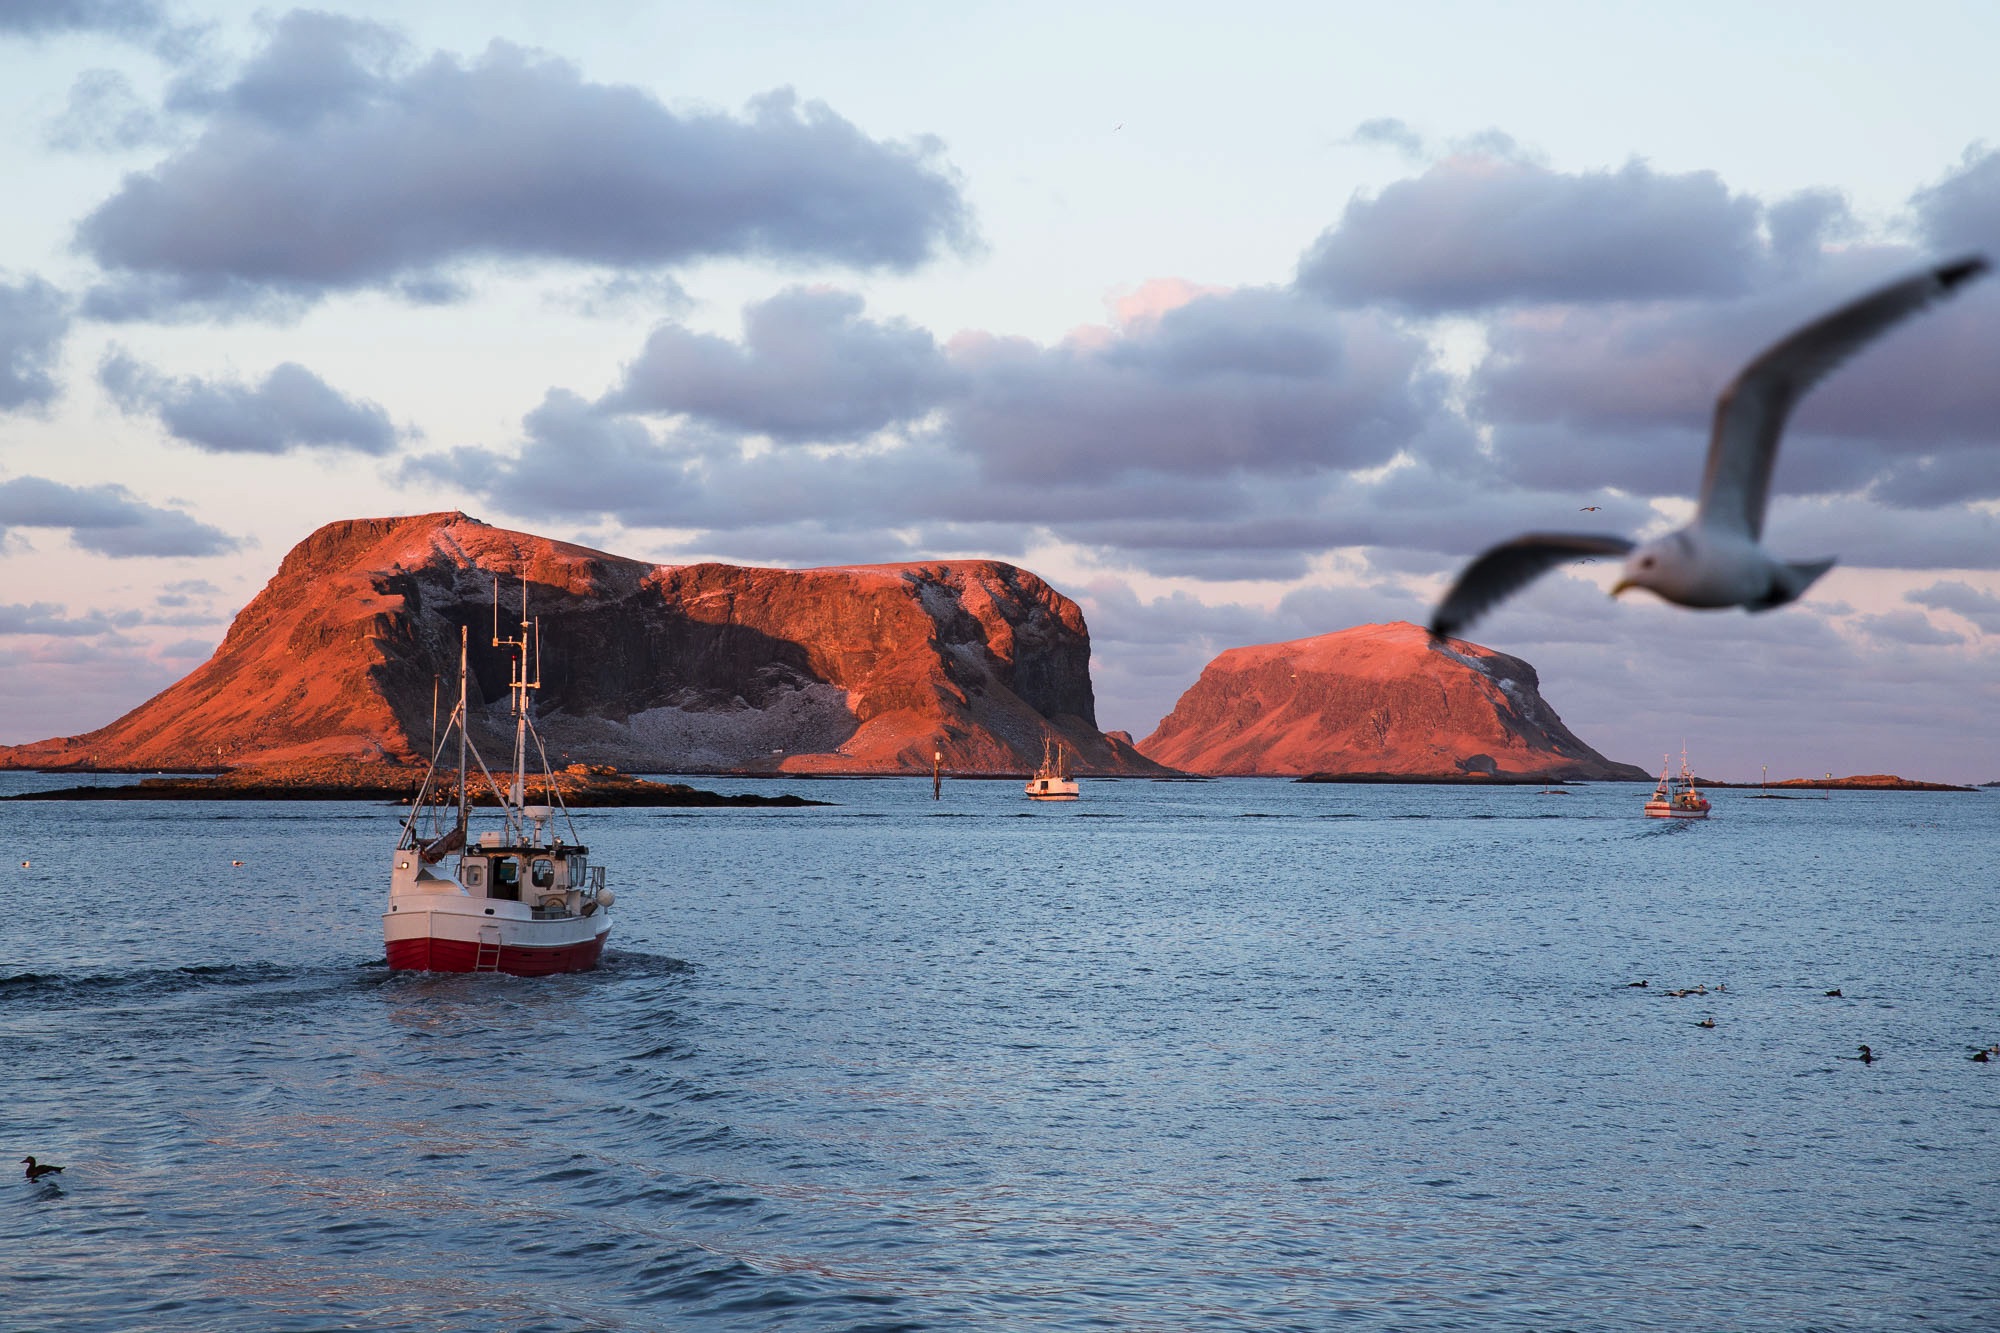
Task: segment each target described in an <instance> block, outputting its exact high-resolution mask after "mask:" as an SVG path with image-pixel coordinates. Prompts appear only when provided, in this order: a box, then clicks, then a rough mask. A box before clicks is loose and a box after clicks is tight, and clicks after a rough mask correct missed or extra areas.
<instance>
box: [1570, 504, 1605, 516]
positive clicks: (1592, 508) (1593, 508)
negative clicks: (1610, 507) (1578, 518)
mask: <svg viewBox="0 0 2000 1333" xmlns="http://www.w3.org/2000/svg"><path fill="white" fill-rule="evenodd" d="M1602 508H1604V506H1603V505H1585V506H1583V508H1581V509H1579V510H1577V511H1576V512H1577V513H1579V514H1594V513H1596V512H1597V511H1598V510H1600V509H1602Z"/></svg>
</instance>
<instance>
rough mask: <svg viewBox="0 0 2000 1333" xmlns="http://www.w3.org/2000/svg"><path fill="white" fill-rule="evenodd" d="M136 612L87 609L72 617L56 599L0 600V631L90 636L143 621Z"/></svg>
mask: <svg viewBox="0 0 2000 1333" xmlns="http://www.w3.org/2000/svg"><path fill="white" fill-rule="evenodd" d="M141 619H142V617H140V616H139V615H138V613H136V612H123V613H120V614H118V615H111V614H108V613H106V612H103V611H86V612H84V613H83V614H82V615H80V616H72V615H70V614H69V613H68V612H67V610H66V609H65V608H63V607H60V606H57V605H56V604H55V603H53V602H28V603H25V604H24V603H21V602H11V603H0V634H49V635H55V636H57V637H59V638H89V637H92V636H94V635H99V634H111V633H115V632H116V631H118V630H120V629H129V628H130V627H131V626H133V625H136V624H139V623H140V620H141Z"/></svg>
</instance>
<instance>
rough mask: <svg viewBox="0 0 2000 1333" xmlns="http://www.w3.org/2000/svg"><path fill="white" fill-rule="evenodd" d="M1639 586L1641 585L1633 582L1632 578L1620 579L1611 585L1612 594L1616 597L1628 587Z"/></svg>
mask: <svg viewBox="0 0 2000 1333" xmlns="http://www.w3.org/2000/svg"><path fill="white" fill-rule="evenodd" d="M1638 586H1639V585H1638V584H1636V583H1634V582H1632V580H1630V579H1620V580H1618V582H1616V583H1614V584H1612V585H1611V595H1612V596H1613V597H1616V596H1617V595H1618V594H1619V593H1621V592H1624V591H1625V590H1626V589H1627V588H1636V587H1638Z"/></svg>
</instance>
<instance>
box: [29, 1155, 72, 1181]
mask: <svg viewBox="0 0 2000 1333" xmlns="http://www.w3.org/2000/svg"><path fill="white" fill-rule="evenodd" d="M21 1160H22V1161H23V1162H26V1163H27V1164H28V1169H27V1170H26V1171H23V1172H22V1173H21V1174H22V1175H24V1176H26V1177H27V1178H28V1179H30V1180H40V1179H41V1178H42V1177H43V1176H55V1175H61V1174H62V1168H61V1167H59V1166H50V1165H47V1164H43V1165H39V1166H38V1165H36V1163H35V1159H34V1158H32V1157H23V1158H22V1159H21Z"/></svg>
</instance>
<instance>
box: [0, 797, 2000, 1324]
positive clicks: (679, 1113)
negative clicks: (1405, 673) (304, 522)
mask: <svg viewBox="0 0 2000 1333" xmlns="http://www.w3.org/2000/svg"><path fill="white" fill-rule="evenodd" d="M35 784H43V785H48V781H47V780H46V779H40V778H37V777H34V776H28V775H13V776H6V777H4V778H0V790H20V789H22V788H23V787H26V786H29V785H35ZM709 785H714V786H717V787H721V788H725V789H730V790H760V791H778V790H797V791H800V792H802V793H803V794H806V795H811V796H816V797H820V798H822V799H826V800H830V801H835V802H837V803H838V804H837V805H834V806H832V807H829V808H825V809H806V810H770V811H764V810H701V811H675V810H662V811H651V810H627V811H601V812H587V813H586V814H585V815H584V816H583V817H582V818H583V821H584V831H585V834H586V838H587V841H588V842H589V843H590V845H591V847H592V850H593V853H594V855H595V857H596V859H597V860H598V861H599V862H600V863H602V864H604V865H606V866H608V867H609V868H610V875H611V883H612V886H613V887H614V888H615V889H617V891H618V893H619V902H618V906H617V908H616V909H615V911H616V917H617V925H616V927H615V929H614V931H613V933H612V937H611V944H610V949H609V951H608V953H607V961H606V965H605V967H604V968H602V969H601V970H600V971H598V972H596V973H593V974H588V975H582V976H571V977H559V978H546V979H540V980H522V979H514V978H508V977H503V976H436V977H433V976H423V975H410V974H394V975H392V974H390V973H389V972H388V971H387V970H386V969H385V968H384V967H383V966H382V965H381V958H382V945H381V936H380V927H379V923H378V913H379V912H380V910H381V905H382V900H383V898H384V895H385V893H386V871H387V864H388V854H389V853H388V849H389V847H390V845H391V843H392V841H393V839H394V836H395V831H396V825H397V820H398V812H397V811H396V810H394V809H393V808H391V807H387V806H377V805H369V804H333V803H329V804H306V805H293V804H282V805H281V804H271V805H261V804H244V805H217V806H208V805H201V806H196V805H185V804H172V803H151V802H148V803H132V804H75V803H13V804H7V805H0V828H4V830H5V833H6V846H7V851H6V853H5V857H6V858H7V859H5V860H4V861H0V867H4V869H0V873H4V875H5V880H4V881H0V883H4V884H5V887H6V892H5V899H4V901H5V911H4V912H0V1126H4V1132H0V1148H4V1149H5V1150H6V1160H9V1161H11V1160H13V1159H16V1158H18V1157H20V1156H22V1155H24V1154H27V1153H34V1154H36V1155H37V1156H40V1157H43V1158H45V1159H48V1160H53V1161H56V1162H60V1163H63V1164H65V1165H66V1166H67V1167H68V1170H67V1172H66V1173H65V1174H64V1175H62V1176H60V1177H57V1178H56V1180H57V1181H58V1182H59V1183H57V1184H53V1185H51V1184H46V1183H44V1184H39V1185H31V1184H29V1183H28V1182H26V1181H25V1180H22V1179H20V1178H19V1177H18V1175H17V1176H15V1177H13V1178H11V1179H12V1183H11V1184H3V1185H0V1190H4V1191H5V1194H6V1198H5V1203H4V1206H0V1253H4V1255H5V1262H4V1263H0V1326H4V1327H6V1328H9V1329H52V1330H54V1329H60V1330H86V1329H88V1330H96V1329H103V1330H121V1331H122V1330H129V1329H182V1328H185V1329H244V1330H291V1329H300V1330H303V1329H348V1328H353V1329H371V1330H382V1329H390V1330H396V1329H408V1330H426V1331H428V1330H460V1329H463V1330H493V1329H510V1330H511V1329H548V1330H585V1329H589V1330H599V1329H633V1330H652V1329H810V1330H822V1329H824V1330H851V1331H853V1333H859V1331H861V1330H918V1329H1016V1328H1018V1329H1161V1330H1183V1329H1302V1330H1306V1329H1314V1330H1316V1329H1333V1328H1344V1327H1361V1328H1370V1327H1381V1328H1397V1329H1538V1330H1541V1329H1559V1328H1579V1329H1610V1328H1615V1329H1660V1330H1683V1329H1694V1328H1717V1329H1721V1328H1728V1329H1788V1330H1797V1329H1827V1330H1833V1329H1892V1328H1893V1329H1907V1328H1911V1327H1918V1326H1923V1327H1934V1328H1944V1329H1970V1328H1991V1327H1996V1326H2000V1274H1996V1269H1995V1266H1994V1260H1995V1258H1996V1256H2000V1135H1996V1130H2000V1061H1996V1062H1994V1063H1992V1064H1976V1063H1973V1062H1972V1061H1971V1060H1970V1059H1969V1058H1968V1057H1969V1055H1970V1053H1971V1051H1972V1049H1973V1048H1974V1047H1975V1046H1981V1045H1986V1044H1989V1043H1992V1042H1995V1041H2000V998H1996V997H2000V961H1996V960H2000V868H1997V867H1996V852H2000V793H1988V792H1982V793H1978V794H1972V795H1959V794H1938V795H1929V794H1900V793H1897V794H1889V793H1885V794H1871V793H1837V794H1834V795H1833V796H1832V797H1831V798H1830V799H1824V800H1793V801H1756V800H1750V799H1747V795H1748V794H1747V793H1743V792H1735V791H1722V792H1717V793H1715V794H1714V799H1715V817H1714V818H1713V819H1711V820H1710V821H1708V822H1707V823H1705V824H1684V823H1678V822H1675V823H1668V822H1663V821H1649V820H1646V819H1644V818H1642V817H1641V816H1640V814H1639V806H1640V804H1641V802H1642V801H1643V799H1644V796H1645V794H1646V791H1647V789H1646V788H1643V787H1638V786H1630V785H1601V786H1589V787H1582V788H1575V789H1572V790H1571V791H1570V793H1569V794H1566V795H1560V796H1544V795H1539V794H1537V793H1536V792H1535V791H1533V790H1531V789H1522V788H1513V789H1502V790H1471V789H1463V788H1427V787H1341V786H1316V787H1308V786H1297V785H1293V784H1288V783H1283V782H1258V781H1221V782H1209V783H1157V782H1143V781H1124V782H1088V781H1087V782H1086V783H1085V784H1084V792H1085V799H1084V800H1082V801H1080V802H1078V803H1076V804H1075V805H1069V806H1037V805H1032V804H1031V803H1029V802H1027V801H1025V800H1023V799H1022V798H1021V796H1020V789H1019V785H1018V784H1009V783H999V782H952V783H947V784H946V787H945V791H944V799H943V800H941V801H938V802H935V803H934V802H932V801H931V800H930V799H929V783H928V781H927V780H915V779H912V780H909V781H902V780H889V781H820V782H796V781H795V782H791V783H785V782H755V783H751V782H728V781H723V782H717V783H712V784H709ZM237 860H240V861H242V862H243V865H242V866H240V867H237V866H233V865H232V864H231V862H232V861H237ZM22 861H28V862H30V863H31V864H30V865H28V866H26V867H22V866H20V865H19V863H20V862H22ZM1640 980H1645V981H1647V982H1648V983H1649V985H1647V986H1646V987H1644V988H1640V987H1635V986H1632V985H1630V984H1628V983H1632V982H1636V981H1640ZM1697 986H1702V987H1706V992H1705V993H1696V994H1692V995H1687V996H1682V997H1675V996H1673V995H1671V994H1670V993H1669V992H1670V991H1672V990H1678V989H1684V988H1694V987H1697ZM1834 988H1838V989H1840V990H1841V991H1842V992H1843V996H1842V997H1841V998H1837V999H1836V998H1829V997H1827V996H1826V995H1825V994H1824V992H1825V991H1827V990H1829V989H1834ZM1704 1019H1712V1020H1713V1021H1714V1026H1713V1027H1712V1028H1706V1027H1702V1026H1699V1024H1700V1023H1701V1022H1702V1020H1704ZM1864 1042H1865V1043H1868V1044H1869V1045H1870V1046H1871V1047H1872V1048H1873V1049H1874V1050H1875V1051H1876V1052H1877V1053H1878V1055H1879V1059H1877V1060H1876V1061H1875V1062H1874V1063H1872V1064H1864V1063H1861V1062H1860V1061H1858V1060H1854V1059H1851V1058H1848V1057H1851V1056H1853V1055H1854V1054H1855V1053H1856V1048H1857V1046H1858V1045H1859V1044H1861V1043H1864Z"/></svg>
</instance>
